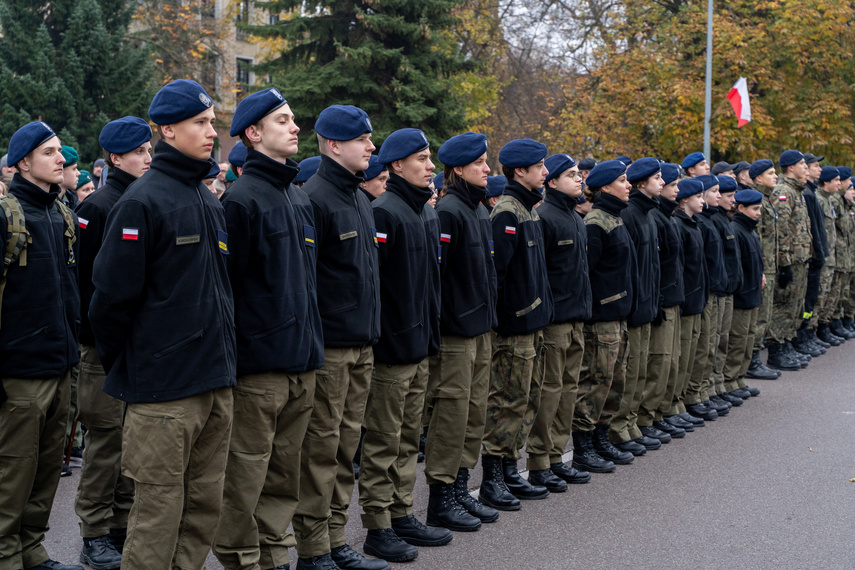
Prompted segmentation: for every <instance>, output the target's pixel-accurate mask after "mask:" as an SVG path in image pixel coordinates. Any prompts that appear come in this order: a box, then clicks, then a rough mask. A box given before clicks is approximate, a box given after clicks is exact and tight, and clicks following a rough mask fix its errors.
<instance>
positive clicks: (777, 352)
mask: <svg viewBox="0 0 855 570" xmlns="http://www.w3.org/2000/svg"><path fill="white" fill-rule="evenodd" d="M766 347H767V348H768V349H769V359H768V360H767V362H766V364H767V365H768V366H769V368H776V369H778V370H799V369H801V364H799V363H798V362H796V361H794V360H792V359H791V358H790V357H789V356H788V355H787V353H786V352H785V351H784V345H783V344H781V343H779V342H777V341H774V340H768V341H766Z"/></svg>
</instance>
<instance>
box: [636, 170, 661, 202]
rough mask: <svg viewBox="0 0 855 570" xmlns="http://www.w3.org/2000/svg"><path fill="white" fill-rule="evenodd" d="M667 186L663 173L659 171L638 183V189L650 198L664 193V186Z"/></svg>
mask: <svg viewBox="0 0 855 570" xmlns="http://www.w3.org/2000/svg"><path fill="white" fill-rule="evenodd" d="M664 187H665V182H664V181H663V180H662V173H661V172H657V173H656V174H654V175H653V176H651V177H650V178H648V179H647V180H645V181H643V182H642V183H640V184H639V185H638V189H639V190H641V192H642V193H643V194H644V195H645V196H647V197H648V198H657V197H659V196H661V195H662V188H664Z"/></svg>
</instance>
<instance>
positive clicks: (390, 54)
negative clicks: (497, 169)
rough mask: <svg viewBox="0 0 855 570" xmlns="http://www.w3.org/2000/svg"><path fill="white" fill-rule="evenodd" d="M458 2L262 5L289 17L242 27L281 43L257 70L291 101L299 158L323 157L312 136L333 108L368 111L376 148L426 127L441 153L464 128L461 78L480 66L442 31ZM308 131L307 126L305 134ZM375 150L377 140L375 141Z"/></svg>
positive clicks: (332, 0) (315, 0)
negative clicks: (402, 131)
mask: <svg viewBox="0 0 855 570" xmlns="http://www.w3.org/2000/svg"><path fill="white" fill-rule="evenodd" d="M460 3H461V0H358V1H355V2H354V1H352V0H307V1H302V0H279V1H277V2H255V7H256V8H264V9H267V10H270V11H271V12H274V13H280V12H285V13H286V14H287V17H285V18H283V19H281V20H280V21H279V22H278V23H276V24H270V25H245V24H241V25H240V26H241V28H242V29H244V30H245V31H248V32H250V33H252V34H253V35H254V36H256V37H260V38H263V39H264V40H270V39H275V40H278V41H276V42H273V43H272V44H271V42H268V45H275V46H276V47H275V50H276V52H275V53H274V54H272V57H271V58H270V59H269V60H268V61H266V62H264V63H262V64H260V65H259V66H256V69H255V71H256V72H257V73H265V74H268V75H269V76H270V78H271V82H272V84H273V85H275V86H277V87H278V88H279V89H280V91H282V94H283V95H285V97H286V99H288V100H289V101H290V105H291V108H292V109H294V111H295V115H296V116H297V118H298V122H299V123H300V124H301V125H302V126H303V127H304V129H303V132H304V133H305V134H304V135H303V136H301V140H302V143H301V153H300V154H301V155H302V156H308V155H312V154H317V143H316V141H315V137H314V136H313V135H312V134H311V133H309V130H310V128H311V126H312V125H313V121H314V119H315V118H316V117H317V115H318V113H320V112H321V111H322V110H323V109H324V108H325V107H327V106H329V105H332V104H351V105H356V106H358V107H360V108H362V109H364V110H365V111H366V112H367V113H368V115H369V116H370V117H371V122H372V124H373V126H374V140H375V143H380V142H382V141H383V140H384V139H385V137H386V136H388V135H389V133H390V132H392V131H394V130H396V129H399V128H403V127H417V128H420V129H422V130H424V131H425V133H426V134H427V136H428V139H429V140H430V141H431V143H432V144H433V145H434V146H435V147H436V146H438V145H439V144H441V143H442V142H443V141H444V140H445V139H446V138H447V137H449V136H451V135H454V134H456V133H458V132H460V131H461V130H463V128H464V127H465V108H464V107H465V105H464V101H463V97H462V96H461V95H460V94H459V92H457V91H455V90H454V86H455V84H456V83H457V81H458V80H457V79H456V76H457V75H458V74H460V73H462V72H466V71H471V70H473V69H474V68H475V65H474V64H473V63H472V62H469V61H467V60H466V59H465V58H464V57H463V56H462V55H461V53H460V50H459V49H458V46H457V45H456V44H455V43H454V41H453V38H452V37H451V35H449V34H446V33H443V31H444V30H447V29H448V28H449V27H450V26H452V25H453V24H454V23H455V21H456V19H455V18H454V17H453V16H452V15H451V10H452V8H454V7H455V6H457V5H459V4H460ZM307 127H308V128H307ZM378 146H379V144H378Z"/></svg>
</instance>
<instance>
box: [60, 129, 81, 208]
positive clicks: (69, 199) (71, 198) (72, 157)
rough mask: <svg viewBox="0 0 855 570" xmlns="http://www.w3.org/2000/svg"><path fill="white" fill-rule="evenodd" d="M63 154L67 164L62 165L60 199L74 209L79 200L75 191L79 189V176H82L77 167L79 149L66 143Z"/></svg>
mask: <svg viewBox="0 0 855 570" xmlns="http://www.w3.org/2000/svg"><path fill="white" fill-rule="evenodd" d="M62 156H63V157H65V164H64V165H63V167H62V183H61V184H60V185H59V199H60V200H62V202H63V203H64V204H65V205H66V206H68V207H69V208H71V209H72V210H73V209H75V208H76V207H77V204H78V202H79V200H78V199H77V194H76V193H75V192H74V191H75V190H76V189H77V178H78V177H79V176H80V170H79V169H78V167H77V163H78V161H79V160H80V157H79V155H78V154H77V149H75V148H73V147H70V146H65V145H63V147H62Z"/></svg>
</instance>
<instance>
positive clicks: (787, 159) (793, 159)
mask: <svg viewBox="0 0 855 570" xmlns="http://www.w3.org/2000/svg"><path fill="white" fill-rule="evenodd" d="M804 158H805V155H803V154H802V153H800V152H799V151H797V150H785V151H784V152H782V153H781V157H780V158H779V159H778V164H780V165H781V168H784V167H785V166H792V165H793V164H796V163H797V162H799V161H800V160H804Z"/></svg>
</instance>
